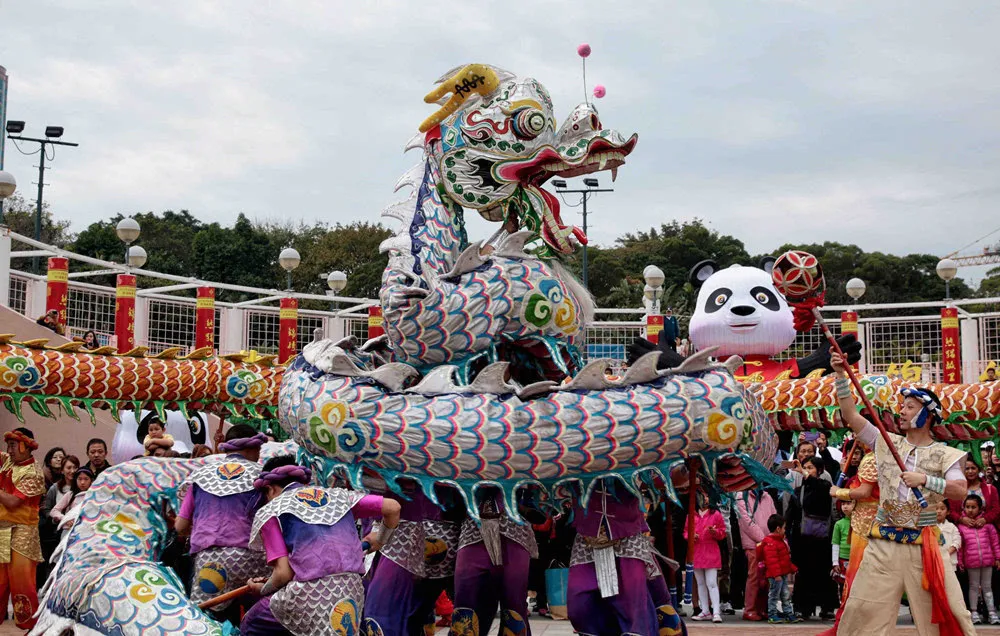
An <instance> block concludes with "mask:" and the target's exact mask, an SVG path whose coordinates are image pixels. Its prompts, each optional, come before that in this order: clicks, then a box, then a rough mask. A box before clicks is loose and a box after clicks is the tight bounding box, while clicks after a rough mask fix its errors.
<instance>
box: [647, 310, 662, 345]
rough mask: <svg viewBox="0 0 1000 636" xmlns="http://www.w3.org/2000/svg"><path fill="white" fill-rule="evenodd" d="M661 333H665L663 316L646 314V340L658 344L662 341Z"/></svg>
mask: <svg viewBox="0 0 1000 636" xmlns="http://www.w3.org/2000/svg"><path fill="white" fill-rule="evenodd" d="M661 331H663V315H662V314H646V340H649V341H650V342H652V343H653V344H657V343H658V342H659V341H660V332H661Z"/></svg>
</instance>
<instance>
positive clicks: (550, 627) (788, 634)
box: [0, 616, 1000, 636]
mask: <svg viewBox="0 0 1000 636" xmlns="http://www.w3.org/2000/svg"><path fill="white" fill-rule="evenodd" d="M909 622H910V621H909V617H903V618H901V619H900V622H899V626H898V627H897V628H896V633H897V634H903V635H908V634H916V630H915V629H914V628H913V626H912V625H911V624H909ZM687 625H688V634H690V636H708V635H709V634H720V633H721V634H733V635H734V636H735V634H736V633H737V631H742V633H743V634H746V635H747V636H753V635H755V634H762V635H764V636H807V635H815V634H818V633H819V632H821V631H822V630H824V629H826V628H827V627H829V625H830V623H821V622H819V621H810V622H807V623H800V624H798V625H768V624H767V623H748V622H745V621H741V620H737V619H736V618H734V617H732V616H726V617H725V621H724V622H723V623H722V624H721V625H714V624H699V623H692V622H690V621H688V623H687ZM976 629H977V630H978V633H980V634H991V635H1000V627H990V626H988V625H987V626H984V625H979V626H977V628H976ZM496 630H497V628H496V621H494V623H493V630H492V631H491V632H490V633H491V634H496ZM447 633H448V631H447V630H445V629H441V630H439V631H438V635H439V636H441V635H445V634H447ZM531 633H532V636H572V634H573V628H572V627H570V624H569V621H553V620H548V619H544V618H532V619H531ZM14 634H24V632H23V631H21V630H19V629H17V628H16V627H14V624H13V621H10V620H7V621H5V622H4V624H3V625H0V636H13V635H14Z"/></svg>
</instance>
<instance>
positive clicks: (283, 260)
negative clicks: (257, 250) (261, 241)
mask: <svg viewBox="0 0 1000 636" xmlns="http://www.w3.org/2000/svg"><path fill="white" fill-rule="evenodd" d="M301 262H302V257H301V256H299V252H298V250H296V249H295V248H294V247H286V248H285V249H283V250H281V254H279V255H278V264H279V265H281V269H283V270H285V272H286V275H287V278H286V280H287V289H288V291H292V270H294V269H295V268H296V267H298V266H299V263H301Z"/></svg>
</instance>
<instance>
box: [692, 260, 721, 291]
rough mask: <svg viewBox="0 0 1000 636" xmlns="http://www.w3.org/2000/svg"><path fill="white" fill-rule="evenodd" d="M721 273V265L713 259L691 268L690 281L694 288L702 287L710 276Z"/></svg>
mask: <svg viewBox="0 0 1000 636" xmlns="http://www.w3.org/2000/svg"><path fill="white" fill-rule="evenodd" d="M717 271H719V265H718V263H716V262H715V261H713V260H712V259H708V260H704V261H701V262H700V263H698V264H697V265H695V266H694V267H692V268H691V273H690V275H689V279H688V280H690V281H691V285H692V286H694V287H701V285H702V283H704V282H705V281H706V280H708V278H709V276H711V275H712V274H714V273H715V272H717Z"/></svg>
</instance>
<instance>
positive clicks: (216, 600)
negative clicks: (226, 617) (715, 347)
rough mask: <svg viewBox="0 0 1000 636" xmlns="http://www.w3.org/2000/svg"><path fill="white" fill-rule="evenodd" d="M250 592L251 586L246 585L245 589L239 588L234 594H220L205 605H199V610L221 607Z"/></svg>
mask: <svg viewBox="0 0 1000 636" xmlns="http://www.w3.org/2000/svg"><path fill="white" fill-rule="evenodd" d="M249 591H250V586H249V585H244V586H243V587H238V588H236V589H235V590H233V591H232V592H226V593H225V594H220V595H218V596H216V597H215V598H210V599H208V600H207V601H205V602H204V603H201V604H199V605H198V609H201V610H207V609H209V608H212V607H215V606H216V605H220V604H222V603H225V602H226V601H231V600H233V599H234V598H239V597H241V596H243V595H244V594H246V593H248V592H249Z"/></svg>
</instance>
